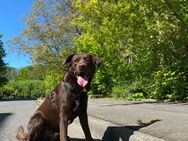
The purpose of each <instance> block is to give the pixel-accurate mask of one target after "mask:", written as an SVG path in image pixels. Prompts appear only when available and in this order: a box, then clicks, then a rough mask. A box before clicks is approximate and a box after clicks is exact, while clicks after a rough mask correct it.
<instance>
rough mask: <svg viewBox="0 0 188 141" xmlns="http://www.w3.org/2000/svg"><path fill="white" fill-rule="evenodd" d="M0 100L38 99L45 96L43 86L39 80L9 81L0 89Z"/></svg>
mask: <svg viewBox="0 0 188 141" xmlns="http://www.w3.org/2000/svg"><path fill="white" fill-rule="evenodd" d="M0 90H1V91H0V98H1V99H6V98H38V97H43V96H45V92H46V91H45V85H44V82H43V81H40V80H24V81H21V80H17V81H16V80H11V81H9V82H8V83H7V84H6V85H4V86H3V87H1V88H0Z"/></svg>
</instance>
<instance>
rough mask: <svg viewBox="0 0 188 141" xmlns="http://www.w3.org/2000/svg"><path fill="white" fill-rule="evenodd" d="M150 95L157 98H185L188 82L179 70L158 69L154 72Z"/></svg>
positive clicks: (187, 95)
mask: <svg viewBox="0 0 188 141" xmlns="http://www.w3.org/2000/svg"><path fill="white" fill-rule="evenodd" d="M150 92H151V96H152V97H153V98H157V99H169V100H186V99H187V98H188V93H187V92H188V84H187V82H186V79H185V74H184V73H183V72H181V71H178V70H176V71H172V70H167V69H166V70H160V71H158V72H156V73H155V74H154V79H153V85H152V87H151V90H150Z"/></svg>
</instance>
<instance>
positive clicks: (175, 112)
mask: <svg viewBox="0 0 188 141" xmlns="http://www.w3.org/2000/svg"><path fill="white" fill-rule="evenodd" d="M88 107H89V109H88V114H89V115H90V116H93V117H97V118H100V119H103V120H106V121H110V122H112V123H115V124H117V125H121V126H122V127H126V128H129V129H133V130H134V131H139V132H141V133H145V134H148V135H151V136H154V137H158V138H161V139H165V140H167V141H188V103H168V102H165V103H164V102H125V101H123V100H122V101H120V100H118V101H117V100H111V99H90V100H89V106H88ZM153 118H160V119H162V121H159V122H156V123H154V124H152V125H150V126H147V127H144V128H141V127H139V126H138V124H137V123H136V121H137V120H138V119H142V120H150V119H153Z"/></svg>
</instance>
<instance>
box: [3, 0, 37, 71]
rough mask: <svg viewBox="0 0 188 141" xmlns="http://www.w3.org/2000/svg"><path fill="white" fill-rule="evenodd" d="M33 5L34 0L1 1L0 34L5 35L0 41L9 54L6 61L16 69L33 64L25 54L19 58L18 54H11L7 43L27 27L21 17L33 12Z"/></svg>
mask: <svg viewBox="0 0 188 141" xmlns="http://www.w3.org/2000/svg"><path fill="white" fill-rule="evenodd" d="M33 3H34V0H1V1H0V34H2V35H3V37H2V38H1V39H0V40H1V41H2V42H3V43H4V45H3V48H4V49H5V52H6V54H7V55H6V57H5V58H4V61H5V62H6V63H8V65H9V66H11V67H14V68H22V67H25V66H28V65H31V64H32V61H31V59H30V57H29V56H27V55H25V54H21V55H19V56H18V54H17V53H13V52H10V51H9V47H8V45H7V44H6V41H7V40H10V39H12V38H13V37H15V36H17V35H19V33H21V31H22V30H23V28H24V27H25V23H24V22H23V21H22V20H21V17H22V16H24V15H26V14H27V13H29V12H31V11H32V5H33Z"/></svg>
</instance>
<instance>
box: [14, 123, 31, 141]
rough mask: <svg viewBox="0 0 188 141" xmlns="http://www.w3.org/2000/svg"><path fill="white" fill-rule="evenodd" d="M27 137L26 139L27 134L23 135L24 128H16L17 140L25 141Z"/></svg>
mask: <svg viewBox="0 0 188 141" xmlns="http://www.w3.org/2000/svg"><path fill="white" fill-rule="evenodd" d="M27 137H28V134H27V133H24V128H23V126H20V127H19V128H18V132H17V135H16V138H17V139H18V140H27Z"/></svg>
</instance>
